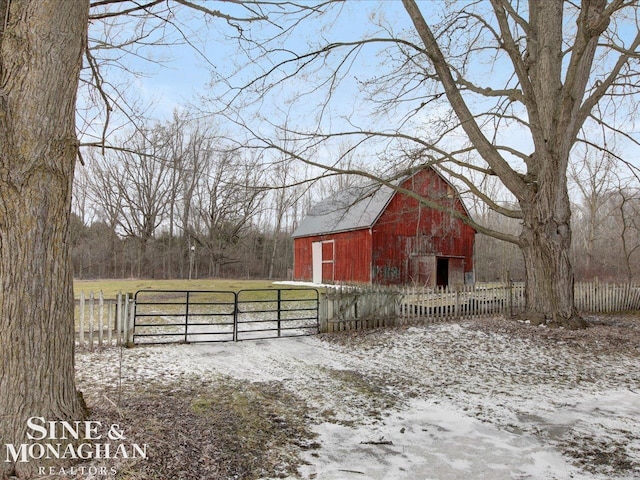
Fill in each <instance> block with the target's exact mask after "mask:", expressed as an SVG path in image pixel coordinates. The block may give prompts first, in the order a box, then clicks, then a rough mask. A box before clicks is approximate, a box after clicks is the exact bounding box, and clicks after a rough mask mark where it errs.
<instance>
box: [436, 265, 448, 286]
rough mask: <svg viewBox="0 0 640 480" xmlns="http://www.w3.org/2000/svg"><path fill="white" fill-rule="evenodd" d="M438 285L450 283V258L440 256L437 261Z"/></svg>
mask: <svg viewBox="0 0 640 480" xmlns="http://www.w3.org/2000/svg"><path fill="white" fill-rule="evenodd" d="M436 285H437V286H439V287H445V286H447V285H449V259H448V258H438V259H437V263H436Z"/></svg>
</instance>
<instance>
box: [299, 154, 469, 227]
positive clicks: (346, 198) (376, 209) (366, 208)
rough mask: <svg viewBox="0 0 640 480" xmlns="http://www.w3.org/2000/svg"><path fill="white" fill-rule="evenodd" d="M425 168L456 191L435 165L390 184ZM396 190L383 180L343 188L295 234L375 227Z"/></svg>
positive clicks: (311, 213)
mask: <svg viewBox="0 0 640 480" xmlns="http://www.w3.org/2000/svg"><path fill="white" fill-rule="evenodd" d="M424 168H429V169H430V170H431V171H433V172H434V173H435V174H436V175H437V176H438V177H440V178H441V179H442V180H444V181H445V183H447V184H448V185H449V186H451V188H453V190H454V191H456V189H455V186H454V185H453V184H452V183H451V182H450V181H449V180H447V179H446V178H445V177H444V176H443V175H442V174H441V173H440V172H438V171H437V170H435V169H434V168H432V167H422V168H417V169H415V170H414V171H413V172H412V173H411V174H408V175H406V176H404V177H402V178H400V179H396V180H394V181H393V182H390V183H391V185H394V186H399V185H402V184H403V183H404V182H405V181H407V180H408V179H410V178H411V177H413V176H414V175H416V174H417V173H418V172H419V171H421V170H422V169H424ZM396 192H397V190H396V189H395V188H392V187H390V186H387V185H382V184H380V183H369V184H367V185H364V186H355V187H350V188H347V189H345V190H341V191H339V192H338V193H336V194H334V195H333V196H331V197H329V198H326V199H324V200H322V201H320V202H319V203H318V204H317V205H315V206H314V207H312V208H311V210H310V211H309V213H308V214H307V216H306V217H305V218H304V219H303V220H302V222H300V225H299V226H298V228H296V229H295V231H294V232H293V233H292V234H291V236H292V237H293V238H300V237H310V236H312V235H326V234H329V233H340V232H349V231H352V230H361V229H364V228H370V227H373V225H374V224H375V223H376V221H377V220H378V218H379V217H380V215H382V213H383V212H384V210H385V209H386V208H387V205H388V204H389V202H390V201H391V199H392V198H393V196H394V195H395V193H396ZM456 192H457V191H456ZM456 196H457V198H458V200H460V202H461V203H462V208H463V209H464V211H465V213H466V214H467V216H469V211H468V209H467V207H466V205H465V204H464V202H462V199H461V198H460V196H459V195H458V194H457V193H456Z"/></svg>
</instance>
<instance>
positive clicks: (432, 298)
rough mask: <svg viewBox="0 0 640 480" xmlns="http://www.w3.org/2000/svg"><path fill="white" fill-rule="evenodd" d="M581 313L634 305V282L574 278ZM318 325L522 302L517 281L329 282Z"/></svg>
mask: <svg viewBox="0 0 640 480" xmlns="http://www.w3.org/2000/svg"><path fill="white" fill-rule="evenodd" d="M574 295H575V305H576V308H577V309H578V311H580V312H582V313H615V312H625V311H634V310H640V284H613V283H600V282H592V283H576V285H575V288H574ZM324 300H325V301H324V303H325V311H324V321H323V322H322V327H323V328H322V330H323V331H326V332H339V331H345V330H361V329H368V328H375V327H381V326H389V325H403V324H411V323H418V322H421V323H429V322H439V321H446V320H453V319H464V318H482V317H488V316H495V315H513V314H516V313H519V312H521V311H522V310H523V309H524V307H525V305H526V300H525V290H524V284H523V283H513V284H508V285H504V284H501V285H491V284H489V285H483V284H475V285H464V286H458V287H437V288H426V287H400V288H395V289H394V288H390V287H380V286H358V287H335V288H330V289H328V290H327V294H326V297H325V299H324Z"/></svg>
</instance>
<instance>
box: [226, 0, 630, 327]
mask: <svg viewBox="0 0 640 480" xmlns="http://www.w3.org/2000/svg"><path fill="white" fill-rule="evenodd" d="M394 5H395V4H393V3H392V2H386V3H382V4H381V7H380V8H379V10H378V11H377V12H373V13H371V14H369V17H368V19H369V21H370V22H371V23H370V25H372V28H375V30H374V31H373V32H372V33H369V34H363V35H362V36H360V37H359V38H352V39H348V38H336V36H335V35H334V36H333V37H332V36H331V31H330V30H327V29H325V30H323V32H322V36H321V37H320V38H322V39H323V40H320V41H317V42H316V44H315V45H311V46H308V47H306V49H305V50H301V48H299V47H298V48H296V46H294V45H293V44H288V45H287V46H286V48H285V49H282V48H276V47H275V46H274V45H273V44H268V42H262V43H261V44H260V45H261V47H262V48H261V50H260V52H261V53H260V55H261V58H262V57H265V56H268V55H269V52H272V53H273V54H274V55H273V57H271V58H272V63H271V66H270V67H269V68H268V69H266V72H264V73H261V74H260V75H257V76H256V77H254V79H253V80H252V81H251V82H245V83H243V82H241V81H240V82H238V83H237V84H235V85H232V89H231V93H232V97H231V98H230V97H226V99H225V100H226V103H225V104H224V105H225V106H228V105H230V104H231V105H232V104H233V103H234V102H237V98H238V96H241V97H243V98H244V99H245V101H244V102H242V103H241V105H242V106H243V108H246V106H247V105H255V103H253V104H252V103H251V101H247V100H246V99H247V98H253V99H254V100H253V101H254V102H255V101H256V100H255V99H257V98H262V99H263V100H262V102H263V103H268V101H267V100H266V94H265V88H267V87H268V88H269V89H271V90H270V91H271V92H275V93H276V94H278V95H282V92H287V91H294V93H292V94H291V95H290V97H289V98H288V99H287V100H288V103H289V107H288V108H289V109H293V107H292V106H291V105H296V106H298V107H299V108H301V109H305V110H304V111H307V112H309V109H308V105H309V104H311V103H312V102H310V98H318V96H319V95H321V94H322V95H323V97H322V98H321V99H320V101H319V106H318V108H317V109H316V110H314V111H313V115H315V117H314V118H315V119H316V122H315V124H314V125H313V126H312V127H305V126H304V123H303V122H300V126H299V127H298V128H293V127H291V124H290V122H289V127H288V129H289V130H290V132H291V135H290V136H293V134H294V133H295V134H297V139H298V142H297V146H296V149H295V150H294V151H290V152H287V153H288V154H289V155H292V156H296V157H297V158H298V159H299V160H301V161H305V162H308V163H309V164H312V165H316V166H318V167H324V168H327V169H329V170H333V171H342V172H347V173H348V172H349V170H340V169H336V168H334V167H332V165H331V164H330V163H329V162H327V161H323V160H322V159H319V158H318V157H312V156H309V155H307V154H306V152H308V151H309V150H310V149H311V148H312V146H313V148H314V149H316V150H317V149H318V148H319V145H320V144H323V143H327V144H328V143H329V142H332V141H334V142H335V139H336V138H338V137H339V138H344V137H346V136H350V137H353V138H354V139H357V141H354V144H359V145H360V146H361V147H362V148H365V147H366V148H369V151H375V152H377V153H378V155H380V156H381V157H385V156H386V157H393V156H395V157H396V158H399V157H401V156H404V158H405V162H404V165H406V166H408V167H412V166H415V165H417V164H419V163H424V164H428V165H431V166H435V167H436V168H437V169H438V170H439V171H440V172H442V173H443V174H445V175H447V176H448V177H449V178H451V179H452V180H454V181H456V182H457V183H458V184H459V185H461V186H462V188H463V189H464V190H465V191H467V192H468V193H469V194H472V195H475V196H477V197H478V198H480V199H481V200H482V201H484V202H486V203H487V204H488V205H489V206H490V207H491V208H492V209H493V210H494V211H496V212H498V213H500V214H501V215H504V216H506V217H508V218H513V219H516V220H519V221H520V223H521V231H520V232H519V233H517V234H512V233H509V232H501V231H496V230H492V229H490V228H487V227H486V226H485V225H482V224H481V223H479V222H474V221H473V220H472V219H469V218H465V219H464V220H465V221H467V222H468V223H469V224H471V225H473V226H474V227H475V228H476V229H477V230H478V231H479V232H481V233H486V234H489V235H492V236H494V237H496V238H499V239H501V240H504V241H508V242H511V243H513V244H515V245H517V246H518V247H519V248H520V250H521V251H522V254H523V257H524V263H525V271H526V275H525V281H526V297H527V310H528V311H527V314H528V316H529V317H530V318H532V319H535V320H539V321H554V322H556V323H559V324H567V325H576V324H580V323H581V322H580V321H579V318H578V316H577V314H576V311H575V308H574V301H573V283H574V274H573V269H572V265H571V262H570V258H569V253H570V246H571V208H570V201H569V195H568V186H567V168H568V163H569V159H570V157H571V155H572V152H573V151H574V147H575V146H576V144H577V143H579V142H584V143H588V144H591V145H593V146H595V147H596V148H598V149H600V150H602V151H606V150H607V145H610V144H611V142H610V141H607V140H608V139H610V138H612V137H614V136H622V137H624V139H625V140H626V141H628V142H634V139H633V137H632V136H631V135H630V134H629V132H626V131H625V130H624V128H623V127H621V125H624V118H626V117H625V115H626V116H629V118H632V117H631V116H632V115H633V112H634V105H635V102H636V100H637V98H636V96H637V93H638V88H637V85H638V69H637V66H638V61H637V60H638V46H639V44H640V33H639V32H638V28H637V25H638V23H637V21H638V13H639V8H640V7H639V6H638V5H637V4H636V3H629V2H624V1H622V0H613V1H611V2H607V1H605V0H592V1H584V2H582V3H581V4H579V5H578V4H575V3H572V2H564V1H562V0H549V1H539V2H538V1H535V2H534V1H531V2H510V1H507V0H490V1H486V2H485V1H478V2H427V3H422V4H420V6H418V4H417V3H416V2H415V1H414V0H403V2H402V5H403V7H404V10H405V11H406V13H407V14H408V15H409V18H410V21H411V25H412V29H411V30H409V29H406V30H404V31H401V32H396V31H395V30H396V28H395V25H394V23H392V22H390V21H387V20H386V15H385V14H386V13H387V12H388V11H389V12H390V11H391V10H392V9H393V8H394ZM345 8H348V7H345ZM426 13H428V15H427V14H426ZM340 14H341V12H340V11H339V12H337V13H335V15H334V17H333V18H334V21H336V22H337V21H339V17H340ZM389 15H390V17H391V16H392V14H391V13H390V14H389ZM427 18H429V19H433V20H431V21H428V20H427ZM352 21H353V20H352ZM374 22H376V23H375V25H374ZM325 38H326V41H324V39H325ZM270 48H271V50H270ZM367 49H369V50H373V52H375V53H377V54H378V55H379V56H380V57H381V58H383V62H381V63H380V64H379V65H377V69H376V70H373V69H371V70H369V71H368V72H367V71H365V73H364V74H360V75H358V74H357V73H355V72H356V71H355V70H354V65H355V64H356V63H357V62H358V60H359V58H361V57H362V56H364V55H365V54H364V52H365V51H366V50H367ZM283 52H288V53H289V54H288V55H286V54H283ZM303 75H304V78H305V79H306V80H308V81H310V80H313V83H312V86H310V87H308V88H306V90H302V88H301V87H300V85H299V83H295V80H296V79H298V78H301V76H303ZM354 77H355V79H354ZM291 80H294V81H291ZM354 83H356V85H354ZM341 87H343V90H340V88H341ZM287 88H289V90H287ZM252 95H253V97H252ZM349 96H351V97H356V98H357V102H358V103H355V102H353V103H350V104H349V105H348V106H347V107H341V106H340V105H343V104H344V102H345V98H349ZM620 99H624V102H621V101H620ZM337 111H338V112H340V115H341V116H342V117H343V118H344V121H343V122H337V121H336V117H337V115H336V112H337ZM311 115H312V114H311V112H310V113H307V114H306V117H305V118H306V119H308V118H310V117H311ZM300 116H301V117H302V116H303V115H302V114H300ZM230 118H231V117H230ZM234 118H237V117H234ZM270 120H271V122H272V123H273V124H274V125H275V124H276V120H275V119H273V118H271V119H270ZM239 123H243V122H239ZM244 127H246V128H248V129H249V130H250V131H251V132H252V133H253V134H254V135H255V137H256V138H257V139H258V143H260V144H261V145H263V146H264V147H265V148H269V149H275V150H282V147H281V146H280V145H277V144H276V143H275V142H273V141H272V140H271V139H270V138H269V136H268V135H265V134H264V133H262V132H261V131H260V130H258V129H257V128H255V127H253V126H251V125H249V124H248V123H247V122H244ZM596 127H597V129H596ZM276 128H277V127H276ZM281 128H282V127H281ZM519 139H520V140H521V141H519V142H518V141H517V140H519ZM617 160H618V161H620V162H621V161H622V160H621V159H619V158H618V159H617ZM397 163H398V164H399V163H401V162H400V161H398V162H397ZM352 173H354V174H360V175H365V176H368V177H370V178H376V179H377V180H378V181H384V178H382V177H381V176H380V175H378V174H376V173H375V172H372V171H371V170H369V171H365V172H363V171H362V170H357V171H353V172H352ZM486 176H495V177H497V178H498V179H499V180H500V182H501V183H502V185H503V186H504V188H505V189H506V190H507V191H508V192H509V193H510V195H511V199H512V200H513V204H514V205H515V206H516V208H508V207H506V206H505V204H503V203H501V202H496V201H495V199H492V198H491V197H490V196H489V195H487V193H486V192H484V191H482V189H481V188H480V185H481V182H479V181H478V180H479V179H482V178H483V177H486ZM407 193H408V192H407ZM408 194H409V193H408ZM422 201H423V202H427V201H426V200H425V199H423V200H422ZM430 206H432V207H433V208H438V205H436V204H432V205H430Z"/></svg>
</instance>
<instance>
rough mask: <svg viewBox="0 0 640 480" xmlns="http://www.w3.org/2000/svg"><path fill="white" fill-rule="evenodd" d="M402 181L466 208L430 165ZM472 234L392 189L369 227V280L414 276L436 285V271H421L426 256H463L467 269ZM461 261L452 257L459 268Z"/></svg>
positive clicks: (406, 279)
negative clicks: (433, 272)
mask: <svg viewBox="0 0 640 480" xmlns="http://www.w3.org/2000/svg"><path fill="white" fill-rule="evenodd" d="M403 187H404V188H407V189H410V190H413V191H415V192H416V193H419V194H420V195H422V196H424V197H427V198H430V199H432V200H434V201H437V202H438V203H439V204H441V205H444V206H446V207H448V208H454V209H456V210H457V211H459V212H461V213H465V210H464V207H463V205H462V203H461V201H460V200H459V198H458V197H457V194H456V193H455V191H454V190H453V189H452V187H451V186H450V185H449V184H448V183H447V182H445V181H444V180H443V179H442V178H441V177H440V176H439V175H437V174H436V173H435V172H433V171H432V170H423V171H421V172H419V173H417V174H416V175H414V176H413V177H412V178H409V179H408V180H407V181H406V182H405V183H404V184H403ZM474 236H475V231H474V230H473V229H472V228H471V227H469V226H467V225H465V224H464V223H463V222H462V221H460V220H457V219H455V218H453V217H452V216H450V215H448V214H447V213H445V212H440V211H438V210H434V209H431V208H428V207H427V206H425V205H424V204H421V203H420V202H418V200H415V199H412V198H410V197H408V196H406V195H402V194H396V195H394V197H393V198H392V200H391V202H390V203H389V205H388V207H387V208H386V210H385V211H384V212H383V214H382V215H381V216H380V218H379V219H378V221H377V222H376V224H375V225H374V227H373V234H372V256H373V281H374V282H375V283H383V284H405V283H411V282H412V281H419V282H420V283H426V284H433V285H435V280H436V279H435V275H431V277H433V278H427V277H428V274H427V273H426V272H427V270H428V268H427V267H428V265H429V263H430V260H429V258H433V257H434V256H435V257H463V261H462V263H463V270H464V272H465V273H467V272H472V271H473V242H474ZM460 262H461V261H460V260H457V261H456V262H454V263H452V265H455V266H456V267H455V270H456V271H459V269H460V267H459V265H460ZM425 275H427V276H425ZM453 278H456V279H457V278H459V276H458V275H455V276H454V277H453Z"/></svg>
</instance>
